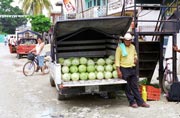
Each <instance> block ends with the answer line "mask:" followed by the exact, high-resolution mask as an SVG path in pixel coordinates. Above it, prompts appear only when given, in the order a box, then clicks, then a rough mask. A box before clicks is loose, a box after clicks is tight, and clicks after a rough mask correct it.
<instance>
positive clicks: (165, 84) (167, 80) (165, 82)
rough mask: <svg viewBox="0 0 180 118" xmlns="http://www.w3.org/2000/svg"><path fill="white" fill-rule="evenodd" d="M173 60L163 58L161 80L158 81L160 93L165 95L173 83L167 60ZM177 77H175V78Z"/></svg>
mask: <svg viewBox="0 0 180 118" xmlns="http://www.w3.org/2000/svg"><path fill="white" fill-rule="evenodd" d="M171 59H173V57H170V58H165V62H166V63H165V68H164V70H163V73H164V75H163V78H162V79H161V80H160V83H161V88H162V91H163V92H165V93H167V92H168V91H169V89H170V86H171V85H172V83H173V82H175V78H173V72H172V69H171V68H170V62H169V60H171ZM176 77H177V76H176Z"/></svg>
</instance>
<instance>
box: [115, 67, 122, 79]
mask: <svg viewBox="0 0 180 118" xmlns="http://www.w3.org/2000/svg"><path fill="white" fill-rule="evenodd" d="M116 70H117V74H118V78H122V73H121V71H120V69H119V67H116Z"/></svg>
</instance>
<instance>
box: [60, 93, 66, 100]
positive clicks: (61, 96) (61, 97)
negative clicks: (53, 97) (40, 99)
mask: <svg viewBox="0 0 180 118" xmlns="http://www.w3.org/2000/svg"><path fill="white" fill-rule="evenodd" d="M58 100H66V96H65V95H61V94H59V93H58Z"/></svg>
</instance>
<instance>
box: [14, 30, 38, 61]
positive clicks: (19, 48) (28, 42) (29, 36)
mask: <svg viewBox="0 0 180 118" xmlns="http://www.w3.org/2000/svg"><path fill="white" fill-rule="evenodd" d="M38 35H39V33H37V32H34V31H31V30H26V31H23V32H19V33H17V37H18V39H17V44H16V53H17V58H18V59H20V58H21V57H22V56H24V55H27V54H28V53H29V51H30V50H32V49H33V48H34V47H35V46H36V44H37V40H36V37H37V36H38Z"/></svg>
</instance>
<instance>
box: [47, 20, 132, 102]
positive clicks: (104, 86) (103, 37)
mask: <svg viewBox="0 0 180 118" xmlns="http://www.w3.org/2000/svg"><path fill="white" fill-rule="evenodd" d="M131 21H132V18H131V17H106V18H97V19H78V20H77V19H76V20H67V21H59V22H57V23H56V24H55V26H54V39H53V41H52V42H51V58H52V62H51V64H50V83H51V86H56V88H57V91H58V99H59V100H63V99H65V98H66V96H67V95H72V94H92V93H103V92H107V93H108V95H109V97H115V93H116V92H117V91H119V90H121V89H122V87H123V85H124V84H125V83H126V81H124V80H122V79H119V78H113V79H112V78H110V79H105V78H103V79H100V80H99V79H95V80H90V79H87V80H76V81H73V80H72V79H70V81H64V80H63V79H62V75H63V73H62V67H63V64H60V63H59V61H58V60H59V58H64V59H68V58H72V57H73V58H74V57H75V58H80V57H86V58H97V59H99V58H107V57H108V56H110V55H114V54H115V50H116V47H117V40H116V38H117V36H120V35H121V36H123V35H124V34H125V33H126V32H127V30H128V28H129V26H130V24H131Z"/></svg>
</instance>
